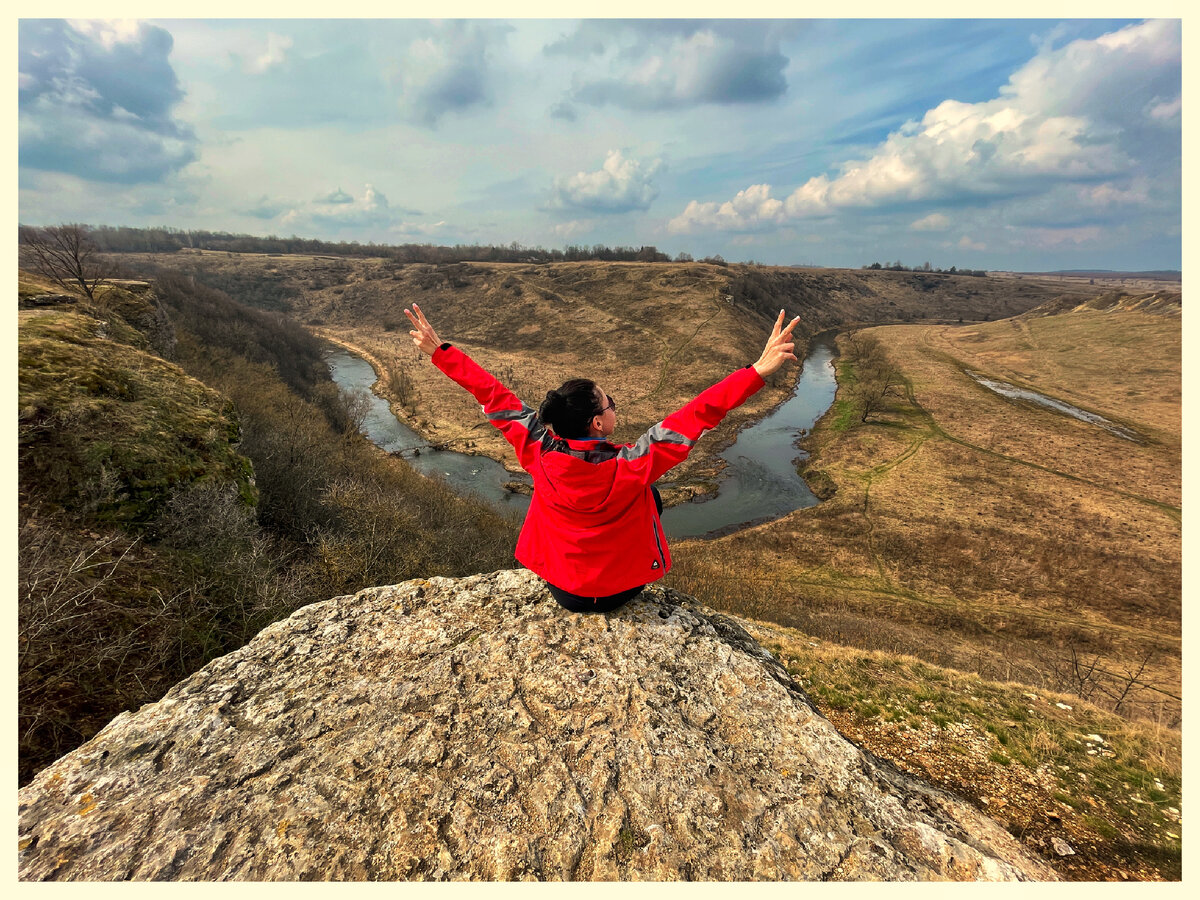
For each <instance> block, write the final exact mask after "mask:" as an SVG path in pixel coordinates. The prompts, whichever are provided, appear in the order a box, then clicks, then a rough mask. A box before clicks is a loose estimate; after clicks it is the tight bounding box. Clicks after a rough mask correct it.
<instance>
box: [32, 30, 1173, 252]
mask: <svg viewBox="0 0 1200 900" xmlns="http://www.w3.org/2000/svg"><path fill="white" fill-rule="evenodd" d="M1181 34H1182V25H1181V21H1180V20H1179V19H1157V20H1138V19H956V20H951V19H896V20H883V19H845V20H838V19H815V20H809V19H791V20H788V19H780V20H768V19H744V20H738V19H717V20H690V19H679V18H673V19H584V20H565V19H564V20H552V19H520V18H518V19H510V20H498V19H481V18H473V19H447V20H438V21H434V20H421V19H374V20H369V19H340V20H321V19H145V20H131V19H108V20H98V19H92V20H80V19H67V20H61V19H22V20H21V21H20V22H19V23H18V27H17V51H18V61H19V67H18V68H19V74H18V88H19V96H18V108H17V116H18V124H19V149H18V154H19V159H18V170H19V177H18V196H17V202H18V212H19V219H20V222H21V223H22V224H57V223H59V222H85V223H89V224H93V225H98V224H106V225H131V226H164V225H165V226H170V227H173V228H181V229H209V230H215V231H227V232H235V233H246V234H255V235H278V236H290V235H299V236H301V237H316V238H322V239H326V240H333V241H359V242H362V243H366V242H375V243H381V244H404V243H434V244H448V245H453V244H459V243H464V244H502V245H508V244H511V243H513V242H517V243H519V244H522V245H524V246H540V247H544V248H555V247H565V246H567V245H572V244H578V245H584V246H591V245H593V244H606V245H609V246H634V247H638V246H643V245H651V244H652V245H654V246H656V247H658V248H659V250H661V251H663V252H666V253H669V254H671V255H672V256H675V255H677V254H679V253H681V252H686V253H689V254H691V255H692V256H694V257H696V258H702V257H705V256H710V255H713V254H719V255H721V256H723V257H724V258H726V259H728V260H731V261H735V260H737V261H742V260H754V261H758V262H761V263H767V264H777V265H791V264H815V265H822V266H843V267H858V266H861V265H867V264H870V263H872V262H881V263H886V262H892V261H899V262H902V263H903V264H905V265H910V266H913V265H921V264H923V263H924V262H930V263H931V264H932V265H933V266H934V267H940V268H949V267H950V266H952V265H953V266H957V267H958V268H980V269H993V270H1015V271H1047V270H1056V269H1096V268H1099V269H1116V270H1125V271H1132V270H1147V269H1180V268H1182V244H1181V224H1182V222H1181V220H1182V198H1181V189H1182V188H1181V185H1182V162H1181V160H1182V153H1181V142H1182V132H1181V124H1182V102H1181V95H1182V82H1181V59H1182V37H1181Z"/></svg>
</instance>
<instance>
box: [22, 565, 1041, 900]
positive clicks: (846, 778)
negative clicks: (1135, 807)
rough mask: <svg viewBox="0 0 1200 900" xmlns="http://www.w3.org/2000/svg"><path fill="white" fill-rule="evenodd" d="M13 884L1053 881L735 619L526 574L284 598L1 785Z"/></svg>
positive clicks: (679, 601)
mask: <svg viewBox="0 0 1200 900" xmlns="http://www.w3.org/2000/svg"><path fill="white" fill-rule="evenodd" d="M19 815H20V826H19V829H20V834H19V871H20V876H21V878H23V879H58V880H68V879H96V880H108V879H179V880H192V879H195V880H220V879H251V880H291V879H304V880H310V879H311V880H343V879H352V880H353V879H381V880H386V879H585V880H587V879H590V880H647V879H711V880H748V879H892V880H902V879H903V880H907V879H967V880H971V879H989V880H990V879H1047V880H1050V879H1053V878H1054V877H1055V876H1054V873H1053V871H1052V870H1051V869H1049V868H1048V867H1047V866H1045V865H1044V864H1043V863H1041V862H1040V861H1038V860H1036V859H1033V858H1031V857H1029V856H1028V855H1027V854H1026V853H1025V852H1024V851H1023V850H1022V849H1021V848H1020V846H1019V845H1018V843H1017V842H1016V840H1015V839H1013V838H1012V836H1010V835H1009V834H1008V833H1007V832H1005V831H1004V830H1003V829H1002V828H1001V827H1000V826H999V825H997V824H996V823H995V822H993V821H992V820H990V819H988V818H986V817H985V816H983V815H982V814H980V813H979V812H977V811H976V810H975V809H974V808H973V807H971V806H970V805H968V804H966V803H964V802H961V801H958V800H956V799H953V798H951V797H949V796H947V795H945V794H942V793H939V792H937V791H936V790H934V789H932V788H929V787H927V786H924V785H922V784H920V783H918V782H916V781H913V780H911V779H909V778H907V777H905V776H903V775H901V774H899V773H898V772H896V771H895V770H891V769H888V768H887V767H885V766H883V765H882V764H881V763H878V762H876V761H873V760H872V759H870V758H868V757H866V756H864V755H863V754H862V753H861V752H860V751H859V750H857V749H856V748H855V747H854V746H853V745H852V744H850V743H849V742H848V741H846V740H845V739H844V738H842V737H841V736H840V735H839V734H838V733H837V732H836V731H835V730H834V728H833V727H832V726H831V725H830V724H829V722H828V721H826V720H825V719H824V718H822V717H821V716H820V715H819V714H817V713H815V712H814V711H813V709H812V707H811V706H810V705H809V703H808V701H807V699H806V698H805V696H804V694H803V693H802V692H801V690H800V689H799V687H798V686H797V685H796V684H795V683H794V682H793V681H792V680H791V678H790V677H789V676H788V674H787V673H786V671H785V670H784V669H783V668H782V667H781V666H780V665H779V664H778V663H777V662H776V661H775V660H774V659H772V657H771V656H770V655H769V654H768V653H767V652H766V651H764V650H763V649H762V648H760V647H759V646H758V644H756V643H755V642H754V641H753V639H751V638H750V637H749V635H747V634H746V632H745V631H744V630H743V629H742V628H741V627H740V626H739V625H738V624H737V623H736V621H735V620H733V619H730V618H728V617H725V616H722V615H719V614H717V613H714V612H713V611H711V610H708V609H706V608H704V607H702V606H700V605H698V604H697V603H696V602H695V601H693V600H691V599H690V598H687V597H685V596H683V595H680V594H678V593H675V592H673V591H671V590H665V589H663V588H662V587H658V586H655V587H652V588H649V589H647V590H646V591H645V592H644V593H643V594H642V597H641V598H639V599H638V600H635V601H633V602H632V603H630V604H628V605H627V606H626V607H625V608H623V609H622V610H619V611H618V612H616V613H613V614H610V615H598V616H584V615H578V614H573V613H568V612H566V611H565V610H562V609H560V608H559V607H558V606H557V605H555V603H554V602H553V600H551V599H550V597H549V595H548V594H547V593H546V591H545V589H544V588H543V587H542V586H541V584H540V582H539V581H538V580H537V579H536V578H535V577H533V576H532V575H531V574H530V573H528V572H524V571H505V572H498V573H494V574H491V575H480V576H473V577H470V578H463V579H447V578H434V579H432V580H430V581H410V582H405V583H404V584H399V585H395V586H391V587H380V588H371V589H369V590H365V591H362V592H360V593H358V594H355V595H354V596H349V597H337V598H334V599H332V600H328V601H325V602H323V603H315V604H313V605H311V606H307V607H305V608H304V609H301V610H299V611H298V612H296V613H295V614H294V615H293V616H291V617H290V618H288V619H286V620H284V621H282V622H279V623H276V624H274V625H272V626H270V627H269V628H266V629H265V630H263V632H262V633H260V634H259V635H258V636H257V637H256V638H255V639H254V640H253V641H251V642H250V643H249V644H248V645H246V646H245V647H243V648H242V649H240V650H238V651H237V652H234V653H231V654H229V655H227V656H224V657H222V658H220V659H217V660H214V661H213V662H212V663H210V664H209V665H207V666H205V667H204V668H203V669H202V670H200V671H199V672H197V673H196V674H195V675H193V676H191V677H190V678H188V679H186V680H185V681H183V682H181V683H179V684H178V685H176V686H175V687H174V688H173V689H172V690H171V691H170V693H168V694H167V696H166V697H164V698H163V699H162V700H161V701H159V702H157V703H152V704H149V705H147V706H144V707H142V708H141V709H140V710H138V711H137V712H135V713H123V714H121V715H120V716H118V717H117V718H116V719H114V720H113V721H112V722H111V723H110V724H109V725H108V726H107V727H106V728H105V729H104V730H103V731H102V732H100V734H98V735H97V736H96V737H95V738H94V739H93V740H92V741H90V742H89V743H87V744H85V745H84V746H82V747H80V748H79V749H77V750H75V751H73V752H72V753H70V754H68V755H67V756H65V757H63V758H62V759H60V760H58V761H57V762H56V763H54V764H53V765H51V766H49V767H48V768H47V769H45V770H44V771H42V772H41V773H39V775H38V776H37V778H36V779H35V780H34V781H33V782H32V783H31V784H30V785H28V786H27V787H25V788H23V789H22V790H21V791H20V793H19Z"/></svg>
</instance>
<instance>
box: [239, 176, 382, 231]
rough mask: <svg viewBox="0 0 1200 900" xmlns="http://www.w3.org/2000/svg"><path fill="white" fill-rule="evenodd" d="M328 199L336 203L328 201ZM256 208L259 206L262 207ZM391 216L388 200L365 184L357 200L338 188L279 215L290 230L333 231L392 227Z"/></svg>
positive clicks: (282, 222) (282, 223)
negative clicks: (297, 228)
mask: <svg viewBox="0 0 1200 900" xmlns="http://www.w3.org/2000/svg"><path fill="white" fill-rule="evenodd" d="M331 197H332V198H335V200H333V201H331ZM346 197H348V198H349V199H348V200H347V199H346ZM259 205H260V207H261V206H262V205H263V204H262V203H260V204H259ZM392 217H393V213H392V210H391V207H390V206H389V204H388V199H387V197H385V196H384V195H383V194H382V193H380V192H379V191H377V190H376V189H375V188H374V187H373V186H372V185H370V184H367V185H364V186H363V192H362V195H361V196H358V197H354V196H351V195H347V194H345V192H343V191H341V189H340V188H339V189H338V191H336V192H334V194H331V195H326V196H324V197H318V198H317V199H316V200H314V201H312V202H309V203H304V204H301V205H298V206H293V207H292V208H291V209H289V210H288V211H287V212H286V213H284V214H283V215H282V217H281V218H280V224H281V225H289V226H293V227H300V226H319V227H322V228H331V229H334V230H340V229H347V228H359V227H363V226H370V227H389V226H391V225H393V224H394V223H393V222H392Z"/></svg>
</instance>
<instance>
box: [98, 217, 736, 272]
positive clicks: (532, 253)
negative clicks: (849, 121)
mask: <svg viewBox="0 0 1200 900" xmlns="http://www.w3.org/2000/svg"><path fill="white" fill-rule="evenodd" d="M74 227H77V228H79V229H81V230H83V231H84V232H85V233H86V234H87V236H88V238H89V239H90V240H91V242H92V243H93V244H94V245H95V247H96V249H97V250H99V251H100V252H102V253H175V252H177V251H179V250H210V251H216V252H224V253H268V254H269V253H279V254H307V255H323V256H345V257H383V258H385V259H392V260H395V261H397V262H401V263H409V262H413V263H455V262H522V263H548V262H580V261H591V260H595V261H602V262H650V263H666V262H694V261H695V260H694V258H693V257H692V255H691V254H690V253H679V254H677V255H676V256H675V257H674V258H672V257H671V256H670V255H669V254H667V253H663V252H662V251H661V250H659V249H658V248H657V247H655V246H654V245H652V244H651V245H642V246H640V247H627V246H618V247H609V246H607V245H605V244H592V245H591V246H584V245H582V244H569V245H567V246H566V247H563V248H562V249H561V250H560V249H550V250H547V249H545V248H544V247H528V246H525V245H524V244H521V243H520V242H519V241H513V242H511V243H509V244H505V245H496V244H455V245H454V246H453V247H449V246H441V245H435V244H377V243H375V242H373V241H369V242H367V243H360V242H359V241H336V242H335V241H323V240H319V239H317V238H302V237H298V236H296V235H292V236H291V237H287V238H281V237H277V236H276V235H269V236H266V237H261V236H256V235H249V234H233V233H230V232H224V231H206V230H190V229H181V228H171V227H167V226H162V227H154V228H132V227H129V226H113V225H96V226H92V225H78V226H74ZM699 261H700V262H707V263H712V264H715V265H725V260H724V259H722V258H721V257H720V256H719V255H714V256H709V257H705V258H703V259H701V260H699Z"/></svg>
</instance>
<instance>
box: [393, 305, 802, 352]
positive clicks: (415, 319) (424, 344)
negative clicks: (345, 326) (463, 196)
mask: <svg viewBox="0 0 1200 900" xmlns="http://www.w3.org/2000/svg"><path fill="white" fill-rule="evenodd" d="M404 314H405V315H406V316H408V320H409V321H410V322H412V323H413V327H414V329H415V330H414V331H410V332H409V334H411V335H412V339H413V343H414V344H416V345H417V349H418V350H420V351H421V352H422V353H424V354H425V355H426V356H433V351H434V350H436V349H437V348H438V347H440V346H442V341H441V339H439V338H438V336H437V332H436V331H434V330H433V326H432V325H430V324H429V320H428V319H426V318H425V314H424V313H423V312H421V307H419V306H417V304H415V303H414V304H413V305H412V312H409V311H408V310H407V309H406V310H405V311H404ZM794 358H795V357H793V359H794Z"/></svg>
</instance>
